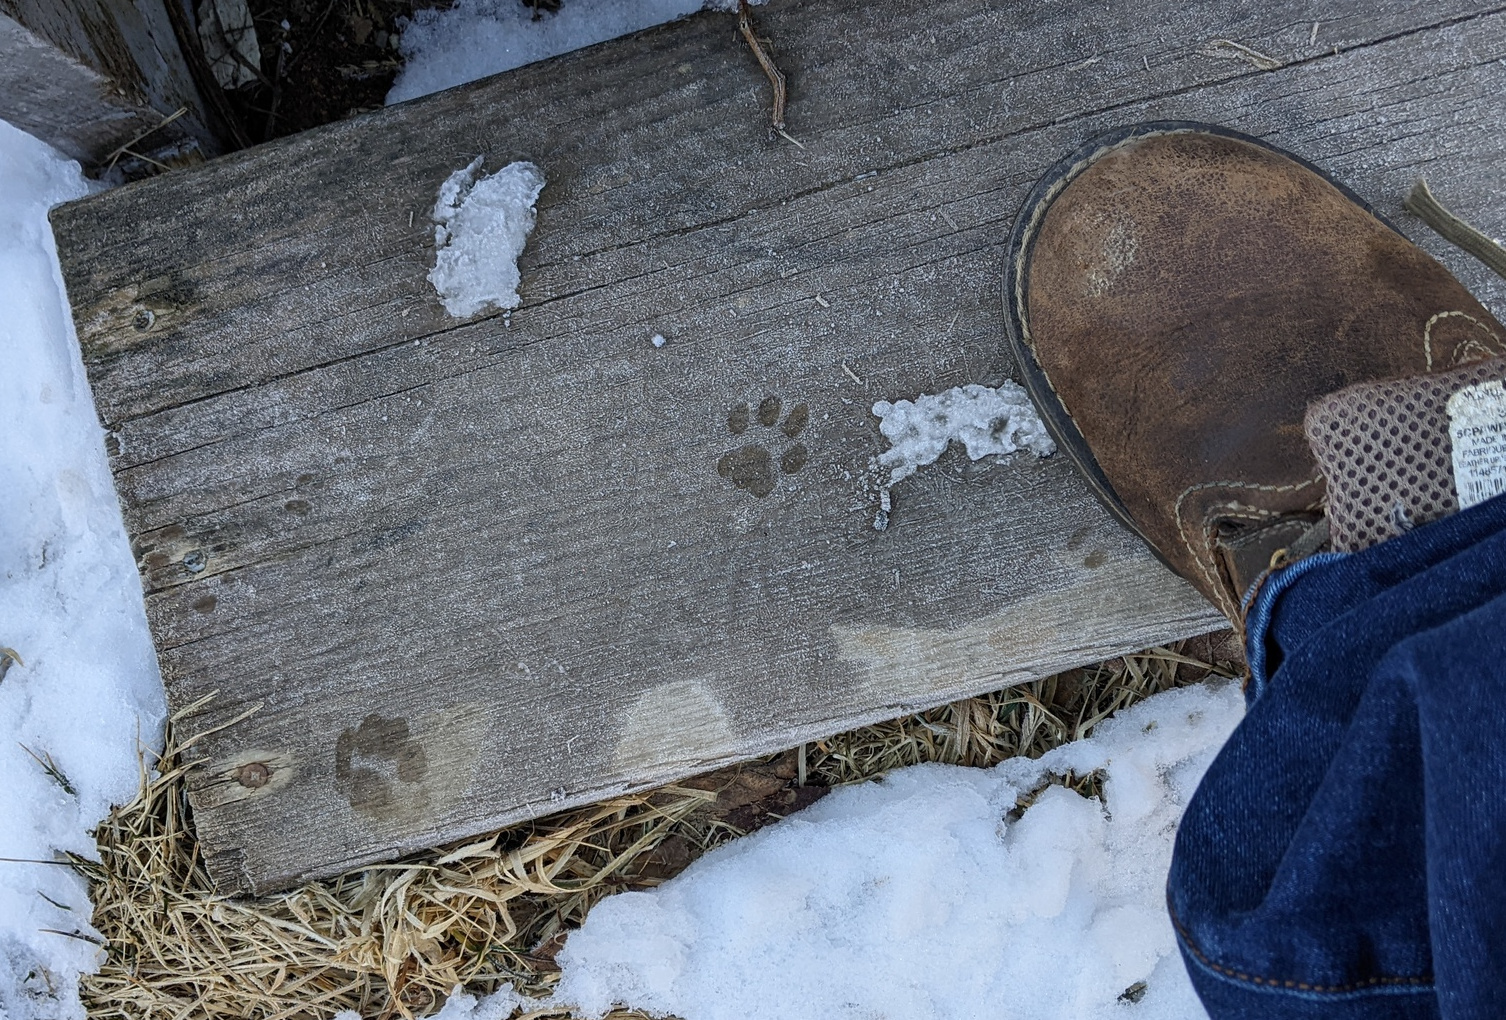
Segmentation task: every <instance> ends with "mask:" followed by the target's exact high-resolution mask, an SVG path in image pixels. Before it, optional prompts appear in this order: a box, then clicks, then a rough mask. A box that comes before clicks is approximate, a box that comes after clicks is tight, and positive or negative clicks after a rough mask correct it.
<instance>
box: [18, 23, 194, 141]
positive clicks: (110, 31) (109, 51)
mask: <svg viewBox="0 0 1506 1020" xmlns="http://www.w3.org/2000/svg"><path fill="white" fill-rule="evenodd" d="M168 2H171V3H178V2H179V0H168ZM180 109H182V110H183V112H182V113H181V114H179V115H178V116H176V117H175V118H174V119H172V120H171V122H170V123H168V124H167V125H166V126H165V127H164V126H162V125H163V122H164V120H166V119H167V118H169V117H172V116H173V115H174V114H175V113H177V112H178V111H179V110H180ZM0 119H3V120H7V121H9V122H10V123H12V124H14V125H15V126H16V127H19V128H21V129H22V130H24V131H28V132H30V133H31V134H33V135H35V136H37V137H38V138H40V139H42V140H43V141H45V142H47V143H48V144H50V145H52V146H53V147H55V148H56V149H58V150H59V151H61V152H63V153H64V154H66V155H68V156H71V157H73V158H74V159H77V160H79V161H80V162H82V163H83V164H84V165H85V167H86V168H87V169H91V170H92V169H95V168H96V167H97V166H98V165H99V164H101V163H104V162H106V161H107V160H109V159H110V156H111V154H112V153H113V152H114V151H115V150H116V149H118V148H119V147H120V146H122V145H127V144H129V143H132V142H135V141H137V140H139V146H138V147H139V148H140V149H141V150H142V151H143V152H160V151H162V150H163V149H164V148H167V147H169V146H173V145H178V144H183V143H191V144H193V145H195V146H197V147H198V148H199V149H200V150H201V152H202V153H203V154H204V155H209V156H212V155H215V154H217V153H219V152H220V151H221V145H220V142H219V138H218V136H217V134H216V132H215V129H214V127H213V123H214V122H213V118H212V115H211V114H210V113H209V111H208V109H207V108H206V106H205V103H204V100H203V97H202V96H201V95H200V93H199V91H198V88H197V86H196V84H195V82H194V79H193V76H192V74H191V73H190V71H189V69H188V63H187V61H185V60H184V57H183V51H182V49H181V48H180V47H179V45H178V39H177V37H176V35H175V34H174V31H173V24H172V20H171V19H170V17H169V15H168V11H167V8H166V6H165V5H164V0H0Z"/></svg>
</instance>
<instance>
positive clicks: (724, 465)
mask: <svg viewBox="0 0 1506 1020" xmlns="http://www.w3.org/2000/svg"><path fill="white" fill-rule="evenodd" d="M783 410H784V402H783V401H781V400H780V399H779V398H778V397H764V398H763V400H761V401H760V402H759V404H758V407H757V408H756V409H755V408H750V407H749V406H748V405H747V404H738V405H737V406H736V407H734V408H732V410H731V411H730V412H728V414H727V431H728V432H731V433H732V434H733V435H734V436H740V435H742V434H743V433H745V432H747V431H748V429H749V428H750V427H751V426H752V425H753V424H754V423H755V422H756V423H757V424H758V425H759V426H761V427H762V428H765V429H773V428H775V427H776V426H777V427H778V430H779V431H780V432H783V433H784V435H785V437H786V438H787V439H789V440H795V439H798V438H799V437H800V433H802V432H804V431H805V426H806V425H807V424H809V422H810V409H809V408H807V407H806V406H805V405H804V404H796V405H795V406H794V407H792V408H790V412H789V414H787V415H785V417H784V421H783V422H780V420H779V415H780V413H781V412H783ZM771 438H772V439H774V440H775V441H777V438H778V437H777V436H775V437H771ZM809 458H810V451H809V450H807V449H806V448H805V444H804V443H798V442H797V443H795V444H794V445H793V446H790V447H788V448H787V449H785V451H784V453H783V454H781V455H780V457H779V459H778V461H775V459H774V455H773V454H772V453H770V452H769V448H768V447H767V446H765V445H764V444H763V443H747V444H745V445H743V446H739V447H738V448H737V449H735V450H729V451H728V452H727V453H725V454H724V455H723V456H722V459H721V460H719V461H717V462H716V473H717V474H719V475H721V476H722V477H723V478H727V479H731V481H732V484H733V485H735V486H737V487H738V488H739V489H745V490H747V491H748V492H751V493H752V494H753V495H755V496H757V497H758V498H759V499H762V498H763V497H765V496H767V495H768V494H769V493H771V492H773V491H774V487H775V486H776V485H778V484H779V476H780V475H781V474H786V475H792V474H794V473H795V472H797V471H799V470H800V469H801V468H803V467H805V462H806V461H807V460H808V459H809Z"/></svg>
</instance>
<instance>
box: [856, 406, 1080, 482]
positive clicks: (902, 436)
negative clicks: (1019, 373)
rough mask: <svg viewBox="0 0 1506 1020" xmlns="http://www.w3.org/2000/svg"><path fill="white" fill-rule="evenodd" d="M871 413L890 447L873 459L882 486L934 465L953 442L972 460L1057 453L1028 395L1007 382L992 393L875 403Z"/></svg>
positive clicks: (899, 480) (1042, 455) (1043, 455)
mask: <svg viewBox="0 0 1506 1020" xmlns="http://www.w3.org/2000/svg"><path fill="white" fill-rule="evenodd" d="M873 413H874V416H875V417H877V418H878V419H879V431H880V432H882V433H883V434H884V438H886V439H888V440H889V444H890V448H889V449H887V450H885V451H884V452H883V453H881V454H879V455H878V461H877V463H878V466H879V467H881V468H888V469H889V481H888V482H887V483H885V484H886V486H887V485H895V484H897V483H898V482H901V481H903V480H904V479H906V478H908V477H910V476H911V475H913V474H914V473H915V472H916V471H917V470H919V469H920V468H922V467H925V466H926V465H927V464H932V463H935V461H936V459H937V458H938V457H940V456H941V455H942V454H943V453H945V452H946V448H947V446H948V445H949V444H951V443H952V442H953V441H954V440H955V441H956V442H959V443H961V444H962V445H963V447H964V448H965V449H966V450H967V455H968V456H969V457H970V458H972V459H973V460H982V459H983V458H984V457H988V456H990V455H993V454H1004V453H1014V452H1015V451H1016V450H1029V451H1030V452H1031V453H1033V454H1035V455H1036V456H1037V457H1045V456H1049V455H1050V454H1052V453H1054V452H1056V444H1055V443H1053V442H1052V441H1051V437H1050V436H1049V435H1048V434H1047V433H1046V426H1045V425H1044V424H1043V423H1042V422H1041V418H1040V415H1038V414H1036V412H1035V406H1034V405H1033V404H1031V402H1030V396H1029V394H1027V393H1026V392H1025V390H1024V388H1022V387H1021V386H1020V385H1019V384H1018V383H1015V382H1011V381H1010V380H1007V379H1006V380H1005V381H1004V382H1003V383H1002V384H1001V385H999V386H997V387H994V388H993V389H990V388H989V387H987V386H979V385H978V384H976V383H969V384H968V385H966V386H954V387H952V388H951V389H949V390H946V391H944V392H942V393H936V394H925V393H922V394H921V395H920V396H918V397H916V398H915V399H914V400H896V401H893V402H890V401H888V400H880V401H879V402H878V403H876V404H874V405H873Z"/></svg>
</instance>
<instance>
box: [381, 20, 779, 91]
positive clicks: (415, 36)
mask: <svg viewBox="0 0 1506 1020" xmlns="http://www.w3.org/2000/svg"><path fill="white" fill-rule="evenodd" d="M753 2H754V3H764V2H766V0H753ZM702 8H705V9H707V10H721V11H735V10H736V9H737V2H736V0H705V2H703V0H629V2H627V3H624V2H623V0H569V2H568V3H566V4H563V5H561V7H560V9H559V10H558V11H557V12H555V13H552V14H551V13H547V12H540V13H539V14H538V16H537V17H535V15H534V12H533V9H532V8H531V7H529V6H527V5H525V4H521V3H519V2H518V0H459V2H457V3H456V4H455V6H453V7H451V8H449V9H448V10H434V9H428V10H421V11H416V12H415V13H414V15H413V18H412V19H411V20H409V21H408V22H407V23H406V25H404V26H403V32H402V40H401V42H399V44H398V52H399V53H400V54H401V55H402V57H403V69H402V70H401V71H400V72H398V76H397V78H396V80H394V81H393V83H392V90H391V91H390V92H388V93H387V103H388V104H389V105H391V104H392V103H401V102H403V101H405V100H408V99H416V98H417V97H419V96H426V95H429V94H430V93H431V92H438V91H440V90H441V89H447V88H451V87H453V86H456V85H463V84H465V83H466V82H468V81H475V80H476V79H477V78H485V77H486V76H487V75H492V74H500V73H501V72H503V71H510V70H512V69H513V68H515V67H522V66H523V65H524V64H531V63H534V62H535V61H538V60H545V59H547V58H549V57H556V56H559V55H560V54H562V53H569V52H570V51H571V50H577V49H580V48H581V47H583V46H591V45H594V44H596V43H599V42H605V41H606V40H608V39H615V38H616V37H618V36H620V35H627V34H628V33H630V32H639V31H642V30H643V29H645V28H652V27H653V26H655V25H662V24H664V23H665V22H667V21H675V20H678V19H679V18H683V17H685V16H687V15H690V14H694V13H695V12H696V11H698V10H701V9H702Z"/></svg>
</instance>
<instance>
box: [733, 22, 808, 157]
mask: <svg viewBox="0 0 1506 1020" xmlns="http://www.w3.org/2000/svg"><path fill="white" fill-rule="evenodd" d="M737 30H738V31H739V32H741V33H742V34H743V38H744V39H746V40H747V41H748V48H749V49H751V50H752V51H753V56H755V57H757V58H758V64H759V66H760V67H762V68H763V73H764V74H766V75H768V76H769V84H771V85H773V86H774V111H773V113H772V114H771V115H770V117H769V121H770V123H771V124H773V126H774V130H775V131H778V132H779V133H780V134H781V135H784V137H786V138H789V135H785V134H784V102H785V97H786V91H785V87H784V72H783V71H781V70H780V69H779V68H778V67H777V66H775V64H774V61H773V59H772V58H771V57H770V56H769V54H768V52H767V51H766V50H765V49H764V48H763V43H761V42H759V41H758V34H757V33H756V32H755V31H754V30H753V9H752V8H751V7H749V6H748V0H737ZM790 140H791V141H794V139H790Z"/></svg>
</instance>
